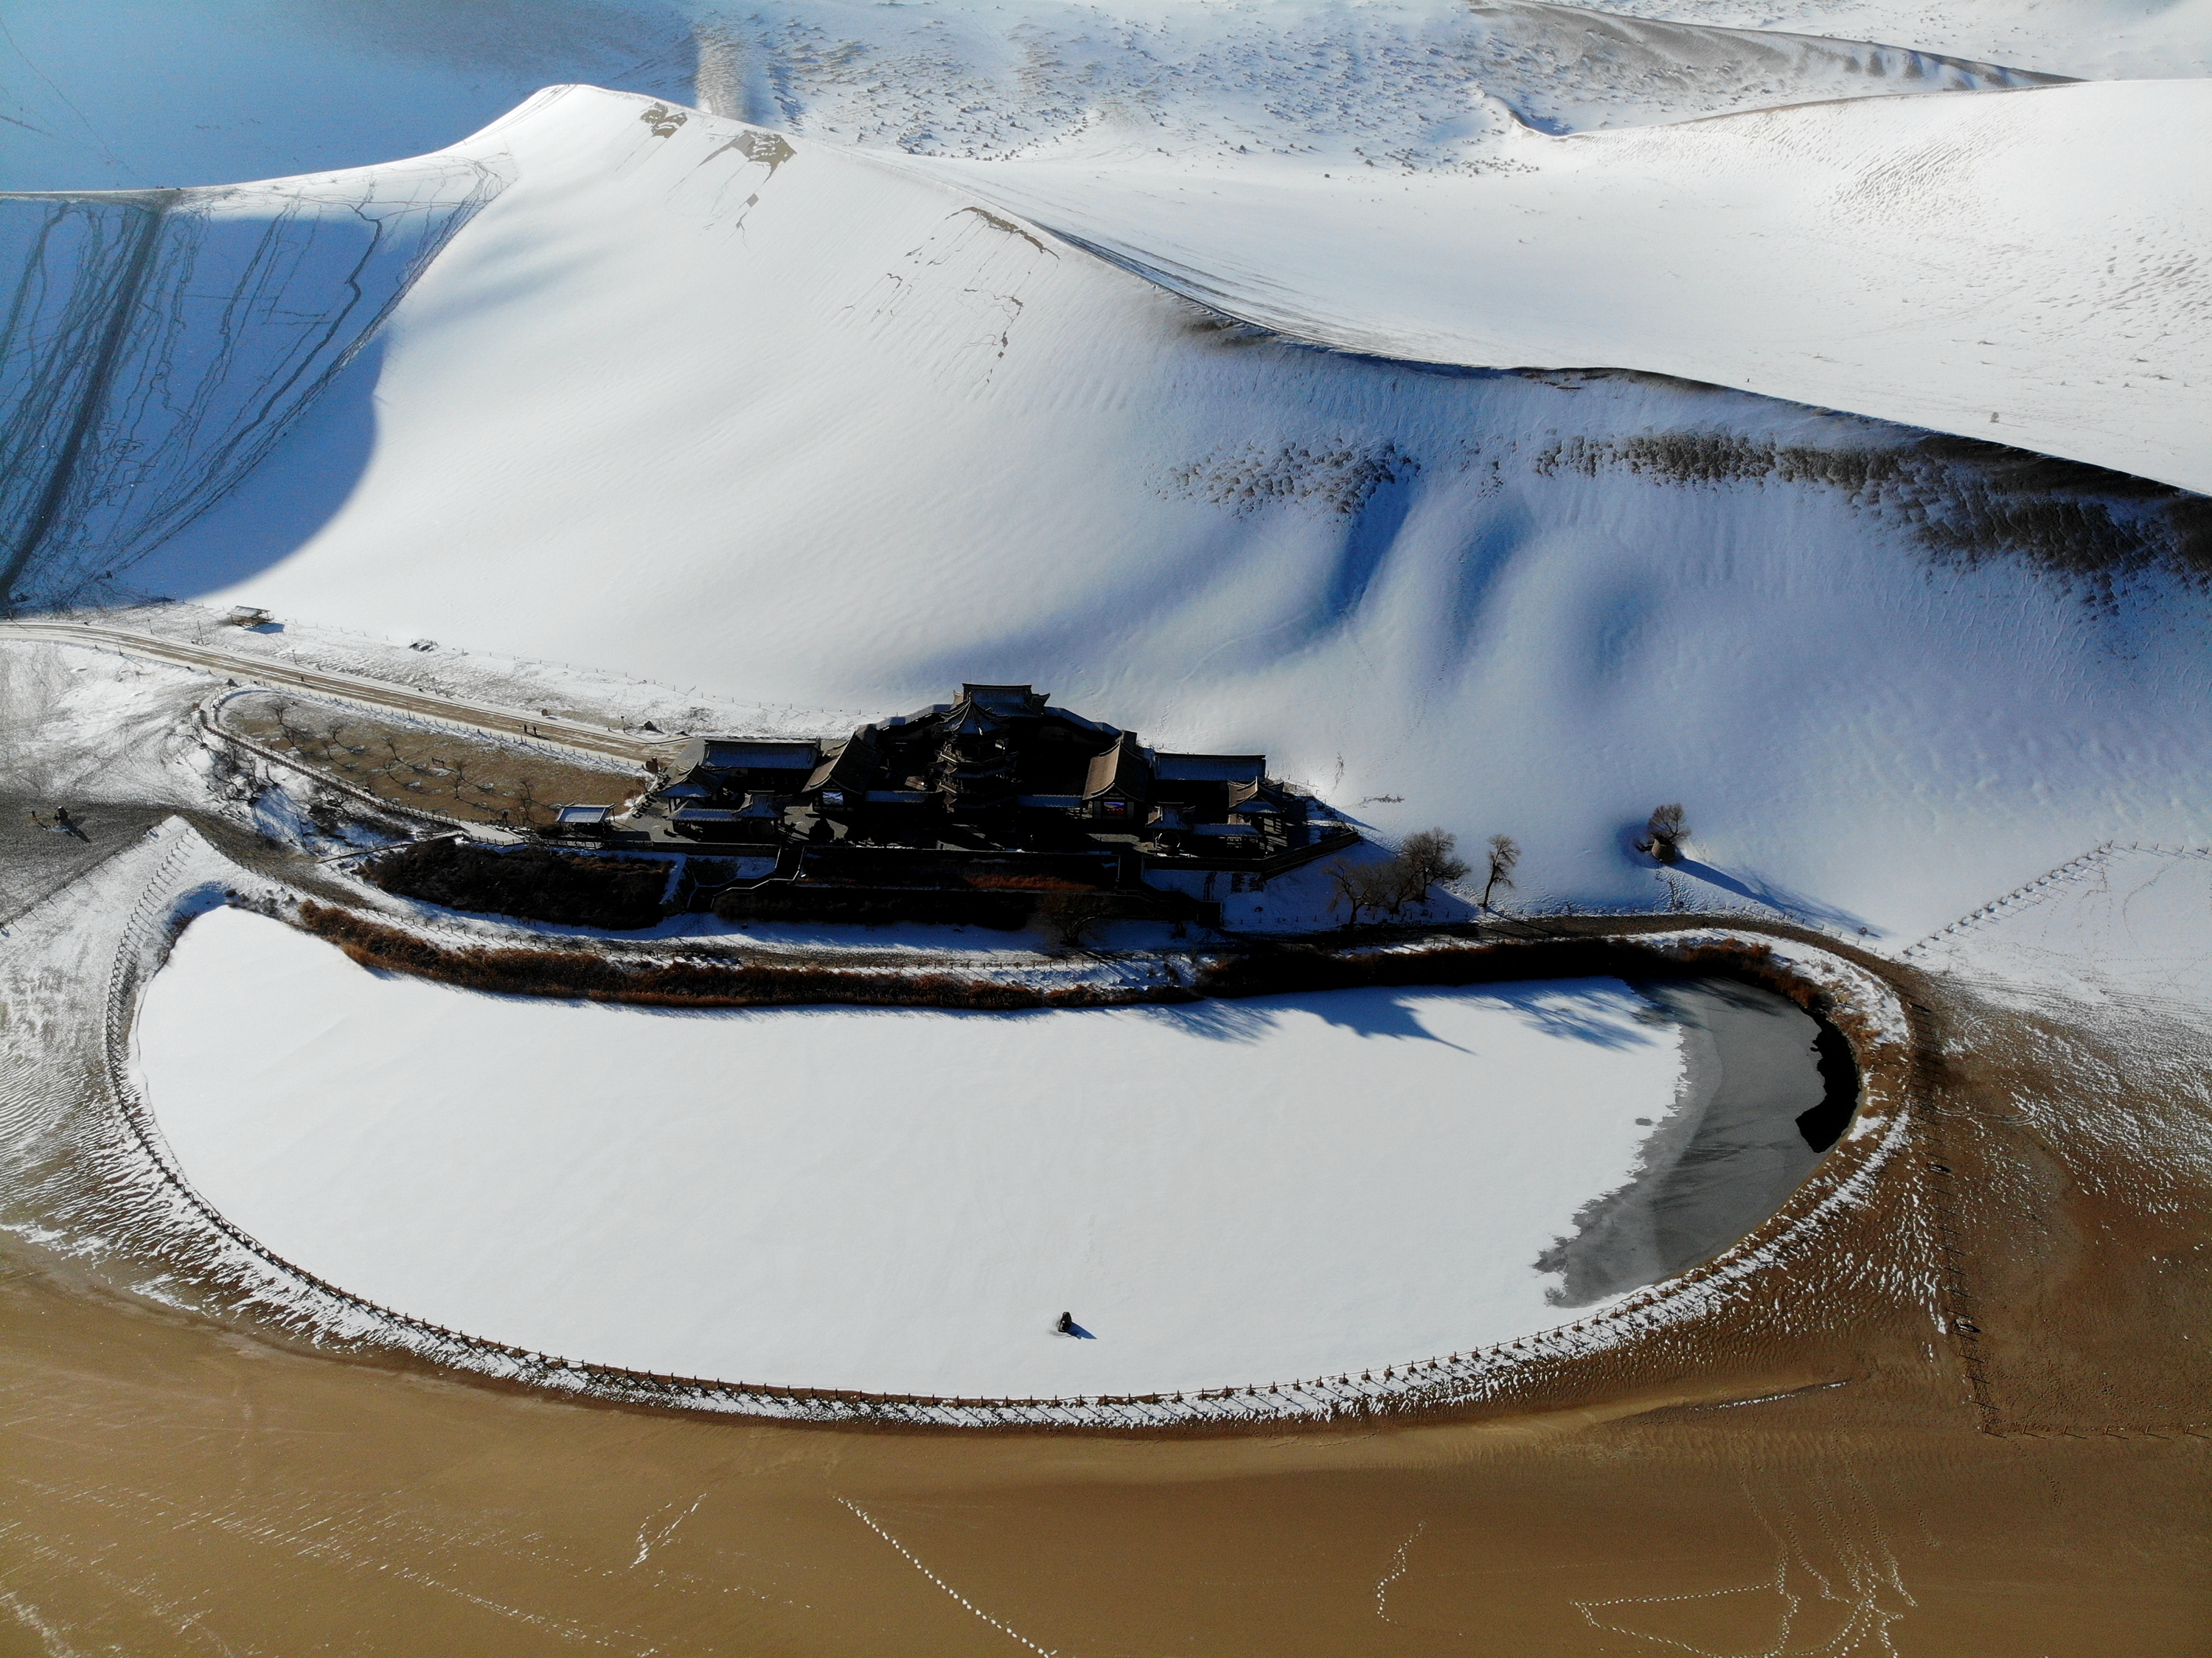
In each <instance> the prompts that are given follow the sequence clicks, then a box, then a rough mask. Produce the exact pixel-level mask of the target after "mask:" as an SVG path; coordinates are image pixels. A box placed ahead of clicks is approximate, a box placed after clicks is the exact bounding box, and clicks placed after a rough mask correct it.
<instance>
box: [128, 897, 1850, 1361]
mask: <svg viewBox="0 0 2212 1658" xmlns="http://www.w3.org/2000/svg"><path fill="white" fill-rule="evenodd" d="M1780 1017H1783V1018H1784V1019H1785V1020H1788V1021H1794V1022H1795V1023H1796V1024H1798V1025H1802V1026H1803V1027H1804V1029H1803V1031H1802V1033H1800V1034H1798V1035H1796V1037H1795V1039H1794V1045H1795V1048H1796V1055H1797V1057H1796V1068H1797V1070H1798V1071H1800V1072H1802V1077H1801V1078H1794V1079H1793V1078H1784V1077H1778V1078H1775V1079H1774V1082H1773V1085H1772V1087H1771V1090H1770V1092H1771V1097H1769V1098H1765V1099H1764V1100H1762V1101H1761V1102H1759V1103H1760V1104H1762V1105H1763V1106H1764V1108H1765V1110H1766V1114H1767V1115H1769V1116H1771V1117H1772V1118H1773V1119H1774V1123H1773V1127H1772V1130H1771V1133H1764V1134H1762V1133H1759V1132H1752V1133H1750V1134H1749V1136H1748V1139H1747V1130H1746V1127H1745V1125H1744V1124H1742V1123H1737V1122H1730V1123H1729V1124H1724V1125H1722V1126H1721V1127H1722V1132H1723V1134H1724V1136H1725V1137H1726V1139H1727V1143H1728V1145H1729V1146H1731V1147H1735V1148H1737V1149H1735V1150H1734V1151H1729V1152H1728V1153H1727V1154H1726V1155H1727V1156H1730V1157H1735V1158H1737V1159H1739V1160H1741V1159H1742V1158H1746V1157H1748V1158H1750V1159H1751V1160H1752V1165H1753V1166H1751V1167H1750V1175H1751V1177H1752V1178H1753V1180H1754V1181H1755V1182H1760V1184H1759V1191H1760V1192H1761V1193H1764V1200H1765V1203H1766V1204H1767V1205H1768V1206H1769V1208H1771V1205H1773V1204H1776V1203H1778V1202H1779V1201H1780V1200H1781V1199H1782V1198H1783V1197H1784V1196H1785V1195H1786V1194H1787V1192H1788V1190H1789V1189H1790V1186H1791V1185H1792V1184H1794V1181H1795V1179H1796V1177H1797V1175H1800V1174H1802V1170H1803V1169H1804V1168H1805V1167H1807V1166H1808V1165H1809V1162H1810V1156H1809V1153H1808V1152H1807V1151H1806V1150H1805V1148H1804V1147H1803V1146H1802V1144H1798V1145H1797V1146H1796V1154H1795V1160H1794V1161H1793V1160H1792V1159H1791V1158H1790V1156H1789V1155H1788V1154H1787V1153H1781V1152H1777V1151H1772V1150H1770V1149H1767V1148H1765V1146H1764V1145H1763V1144H1754V1143H1753V1142H1762V1141H1763V1139H1775V1138H1776V1137H1777V1136H1778V1137H1779V1140H1780V1141H1783V1142H1794V1141H1796V1139H1797V1137H1796V1133H1795V1131H1794V1130H1793V1129H1792V1127H1791V1126H1790V1113H1791V1112H1792V1111H1794V1110H1796V1109H1800V1108H1802V1106H1803V1105H1804V1104H1806V1103H1808V1102H1810V1101H1808V1099H1807V1098H1805V1097H1804V1090H1806V1089H1807V1088H1808V1087H1809V1089H1810V1090H1811V1098H1812V1099H1817V1097H1818V1094H1819V1083H1818V1080H1817V1078H1814V1074H1813V1068H1812V1064H1811V1060H1810V1059H1809V1056H1808V1036H1809V1033H1810V1031H1811V1024H1810V1022H1809V1021H1808V1020H1806V1019H1805V1018H1804V1017H1803V1016H1802V1015H1801V1014H1797V1013H1796V1012H1795V1011H1794V1010H1788V1009H1786V1007H1784V1010H1783V1012H1782V1015H1781V1016H1780ZM1781 1040H1782V1042H1783V1045H1784V1048H1788V1047H1790V1045H1791V1039H1790V1037H1788V1036H1787V1035H1784V1036H1783V1037H1782V1039H1781ZM138 1041H139V1048H140V1059H141V1065H142V1069H143V1076H144V1079H145V1086H146V1090H147V1096H148V1098H149V1101H150V1102H151V1103H152V1105H153V1108H154V1112H155V1116H156V1118H157V1119H158V1121H159V1122H160V1124H161V1130H162V1132H163V1133H164V1134H165V1136H166V1137H167V1140H168V1143H169V1145H170V1147H171V1149H172V1150H173V1152H174V1153H175V1155H176V1157H177V1158H178V1160H179V1163H180V1164H181V1166H182V1167H183V1169H184V1170H185V1174H186V1175H187V1176H188V1177H189V1178H190V1179H191V1181H193V1182H194V1184H195V1185H196V1186H197V1187H198V1188H199V1190H200V1191H201V1192H202V1193H203V1194H204V1195H205V1196H206V1197H207V1198H208V1199H210V1201H211V1202H212V1203H213V1204H215V1206H216V1207H217V1208H219V1209H220V1210H222V1212H224V1213H225V1214H226V1215H227V1216H228V1217H229V1218H231V1219H232V1220H233V1221H234V1222H236V1223H237V1224H240V1226H242V1227H243V1228H245V1229H246V1231H247V1232H249V1233H250V1234H252V1235H253V1236H256V1237H257V1238H258V1239H259V1240H260V1242H263V1243H264V1244H265V1245H267V1246H268V1247H270V1248H273V1249H274V1250H276V1252H277V1253H278V1254H282V1255H284V1256H286V1257H288V1258H289V1259H290V1260H293V1261H294V1262H295V1263H296V1264H298V1265H300V1266H304V1267H306V1268H307V1270H309V1271H310V1272H315V1273H317V1274H319V1276H321V1277H323V1278H326V1279H328V1280H329V1281H331V1282H332V1283H335V1284H337V1285H339V1286H340V1287H341V1288H343V1289H346V1290H349V1291H352V1292H354V1293H356V1294H357V1295H362V1296H365V1297H368V1298H370V1299H373V1300H376V1301H380V1302H382V1303H385V1304H386V1305H389V1306H392V1307H395V1308H397V1309H399V1310H401V1311H403V1312H405V1313H409V1314H411V1315H415V1316H417V1317H421V1318H425V1319H429V1320H432V1321H436V1322H439V1323H442V1324H446V1325H448V1326H450V1327H455V1328H458V1329H461V1330H464V1331H465V1332H468V1333H471V1334H475V1335H479V1336H485V1337H490V1338H494V1339H500V1340H504V1341H507V1342H511V1343H513V1344H516V1345H521V1346H526V1347H529V1348H532V1349H537V1350H541V1351H550V1352H554V1353H556V1354H560V1355H562V1356H565V1357H574V1358H580V1359H584V1360H586V1361H589V1362H595V1363H617V1364H622V1365H626V1366H629V1367H630V1368H633V1369H639V1370H659V1371H671V1370H672V1371H676V1372H679V1373H683V1374H689V1375H694V1376H708V1377H714V1378H717V1379H720V1380H726V1381H737V1380H744V1381H754V1382H776V1383H780V1384H794V1385H804V1386H823V1387H830V1386H835V1387H857V1388H871V1389H876V1390H886V1391H892V1392H909V1391H915V1392H931V1393H940V1394H1000V1395H1014V1396H1027V1395H1036V1394H1051V1395H1071V1394H1097V1393H1132V1392H1150V1391H1153V1390H1157V1389H1161V1388H1192V1387H1204V1386H1215V1385H1229V1384H1232V1383H1250V1382H1267V1381H1290V1380H1293V1379H1297V1378H1300V1377H1306V1376H1317V1375H1320V1374H1322V1373H1334V1372H1338V1371H1341V1370H1346V1369H1347V1368H1349V1369H1352V1370H1358V1369H1359V1368H1362V1367H1364V1366H1367V1365H1370V1364H1371V1365H1375V1366H1378V1367H1379V1366H1380V1365H1382V1364H1383V1363H1391V1362H1401V1363H1402V1362H1404V1361H1406V1360H1407V1359H1409V1358H1414V1357H1426V1356H1429V1355H1431V1354H1432V1353H1443V1352H1449V1351H1455V1350H1464V1349H1466V1348H1468V1347H1471V1346H1474V1345H1480V1344H1486V1343H1489V1342H1493V1341H1498V1340H1501V1339H1510V1338H1513V1337H1516V1336H1519V1335H1522V1334H1525V1333H1530V1332H1534V1331H1536V1330H1539V1329H1548V1328H1551V1327H1555V1326H1557V1325H1559V1324H1560V1323H1561V1322H1563V1321H1567V1320H1569V1319H1571V1318H1572V1317H1574V1316H1576V1315H1575V1314H1574V1313H1573V1312H1571V1311H1570V1310H1568V1309H1567V1308H1566V1307H1565V1305H1564V1304H1562V1303H1561V1302H1560V1301H1557V1300H1555V1299H1553V1295H1554V1294H1555V1292H1557V1291H1559V1287H1560V1284H1561V1278H1560V1276H1559V1273H1558V1272H1554V1271H1546V1270H1543V1268H1541V1267H1540V1266H1539V1264H1538V1263H1539V1258H1540V1257H1541V1256H1544V1255H1545V1254H1547V1251H1552V1250H1553V1249H1554V1248H1556V1246H1558V1245H1559V1243H1560V1242H1561V1241H1562V1240H1563V1239H1564V1238H1566V1237H1568V1236H1572V1235H1573V1234H1574V1233H1575V1231H1576V1229H1577V1218H1578V1215H1579V1214H1580V1213H1581V1212H1583V1210H1584V1208H1585V1206H1588V1205H1590V1204H1592V1202H1593V1200H1595V1199H1598V1198H1600V1197H1601V1196H1602V1195H1603V1194H1605V1193H1609V1192H1613V1191H1615V1190H1616V1189H1617V1188H1620V1187H1624V1186H1626V1185H1627V1184H1628V1183H1629V1182H1630V1181H1631V1179H1632V1175H1634V1174H1635V1173H1636V1172H1637V1171H1638V1169H1639V1168H1641V1167H1643V1166H1644V1163H1646V1162H1647V1161H1649V1162H1650V1163H1651V1164H1652V1165H1653V1166H1654V1167H1655V1168H1656V1169H1658V1170H1659V1171H1660V1172H1661V1173H1662V1174H1663V1173H1664V1171H1665V1169H1666V1168H1667V1167H1668V1165H1669V1163H1670V1162H1671V1160H1673V1159H1678V1158H1682V1157H1685V1156H1687V1157H1688V1158H1689V1159H1690V1161H1692V1162H1695V1161H1696V1160H1697V1158H1698V1157H1699V1152H1698V1151H1697V1150H1696V1148H1695V1147H1694V1146H1690V1149H1689V1150H1688V1151H1687V1152H1686V1150H1685V1148H1686V1146H1689V1143H1690V1142H1691V1141H1692V1139H1695V1133H1696V1127H1697V1124H1696V1122H1695V1121H1694V1113H1693V1112H1692V1114H1691V1115H1690V1116H1689V1117H1688V1118H1686V1119H1676V1117H1675V1111H1674V1108H1675V1107H1676V1106H1677V1104H1678V1103H1680V1104H1682V1105H1683V1106H1684V1108H1685V1109H1686V1110H1688V1109H1689V1108H1690V1106H1691V1105H1692V1103H1693V1101H1692V1098H1691V1096H1690V1091H1689V1090H1684V1089H1681V1087H1680V1085H1681V1083H1682V1078H1683V1066H1684V1029H1683V1026H1682V1023H1680V1019H1679V1017H1675V1016H1671V1015H1669V1014H1668V1013H1666V1012H1665V1011H1662V1004H1659V1003H1655V1002H1652V1001H1649V1000H1646V999H1644V998H1642V997H1639V996H1638V995H1636V994H1635V993H1632V992H1631V991H1630V990H1629V989H1628V988H1627V987H1626V986H1624V985H1621V984H1620V983H1618V982H1616V981H1595V980H1594V981H1574V982H1571V983H1565V984H1557V985H1528V986H1504V987H1492V988H1489V989H1486V990H1480V991H1443V990H1439V991H1399V992H1390V991H1372V992H1367V991H1359V992H1340V993H1328V994H1322V995H1312V996H1286V997H1274V998H1267V999H1261V1000H1258V1001H1253V1002H1243V1003H1228V1004H1219V1003H1216V1004H1200V1005H1195V1006H1191V1007H1182V1008H1152V1009H1121V1010H1100V1011H1054V1012H1046V1013H1036V1014H1011V1015H1010V1014H979V1013H946V1012H934V1011H863V1010H850V1009H841V1010H823V1011H792V1010H778V1011H767V1012H761V1013H752V1014H747V1013H727V1014H668V1013H657V1012H651V1011H641V1010H637V1009H631V1008H617V1007H610V1006H606V1005H597V1004H586V1005H572V1004H558V1003H545V1002H532V1001H528V1000H521V999H502V998H495V997H486V996H480V995H477V994H473V993H467V992H462V991H456V990H452V989H448V988H445V987H439V986H435V985H431V984H426V983H423V982H422V981H415V980H403V979H392V978H386V977H381V976H378V975H371V974H369V973H368V972H365V971H364V970H362V969H360V968H357V967H356V966H354V965H353V964H352V963H350V962H349V961H348V960H347V959H346V958H345V957H343V956H342V955H340V954H339V953H338V952H337V950H334V949H332V948H331V947H330V946H328V945H326V944H321V943H319V942H318V941H316V940H313V939H311V938H306V937H304V936H303V935H301V934H299V933H296V932H292V931H290V930H289V929H287V928H285V927H283V926H280V925H278V924H277V923H275V922H272V921H269V920H263V919H260V918H258V917H255V916H251V915H246V914H241V913H240V912H237V911H230V910H222V911H217V912H216V913H215V914H211V915H209V916H206V917H204V918H202V919H201V920H198V921H197V922H195V923H194V924H193V925H192V926H191V928H190V929H189V931H188V932H186V933H185V937H184V938H183V940H182V941H181V942H180V943H179V945H178V948H177V950H176V953H175V955H174V957H173V959H172V961H171V963H170V965H169V966H168V967H167V969H165V970H164V971H163V972H162V973H161V975H159V976H158V977H157V978H156V979H155V981H154V983H153V985H152V986H151V987H150V989H149V993H148V997H147V1000H146V1003H145V1006H144V1010H143V1017H142V1018H141V1022H140V1025H139V1035H138ZM1699 1042H1701V1043H1704V1044H1705V1046H1706V1047H1708V1048H1709V1047H1710V1045H1711V1044H1710V1041H1709V1039H1707V1038H1705V1037H1704V1036H1702V1035H1701V1036H1699ZM1721 1051H1722V1054H1723V1058H1725V1056H1726V1054H1727V1052H1728V1050H1727V1049H1726V1048H1725V1047H1724V1048H1723V1049H1722V1050H1721ZM1678 1090H1680V1094H1681V1098H1680V1100H1679V1101H1678ZM1743 1108H1744V1105H1743V1102H1738V1104H1737V1105H1736V1106H1735V1107H1734V1108H1732V1109H1735V1110H1736V1111H1737V1112H1739V1113H1741V1111H1742V1110H1743ZM1655 1125H1656V1126H1655ZM1703 1155H1704V1156H1705V1157H1706V1158H1707V1159H1708V1160H1709V1161H1710V1160H1711V1159H1713V1158H1714V1157H1717V1156H1719V1155H1721V1154H1720V1153H1717V1152H1716V1151H1712V1150H1708V1151H1705V1152H1704V1153H1703ZM1770 1165H1771V1166H1770ZM1777 1174H1778V1175H1779V1176H1780V1184H1779V1185H1778V1186H1777V1185H1776V1184H1775V1178H1774V1177H1775V1175H1777ZM1699 1179H1700V1180H1702V1181H1705V1182H1706V1183H1707V1184H1710V1183H1711V1170H1710V1169H1705V1171H1704V1172H1702V1173H1700V1175H1699ZM1668 1201H1669V1202H1677V1201H1679V1199H1668ZM1614 1207H1616V1208H1617V1207H1618V1205H1616V1206H1614ZM1766 1212H1768V1210H1767V1209H1765V1208H1762V1209H1759V1210H1758V1211H1757V1212H1753V1213H1750V1214H1747V1215H1745V1216H1743V1217H1742V1218H1741V1224H1742V1225H1746V1226H1747V1225H1749V1224H1755V1223H1756V1221H1757V1220H1759V1219H1760V1218H1764V1216H1765V1213H1766ZM1642 1224H1643V1225H1644V1228H1645V1229H1647V1230H1648V1229H1649V1228H1650V1225H1651V1224H1652V1223H1651V1222H1650V1221H1649V1220H1646V1221H1644V1223H1642ZM1669 1224H1673V1223H1671V1222H1668V1221H1667V1220H1665V1219H1664V1218H1662V1221H1661V1223H1660V1226H1661V1231H1662V1235H1663V1233H1664V1232H1665V1230H1666V1228H1667V1227H1668V1225H1669ZM1606 1229H1607V1230H1606V1235H1605V1237H1604V1238H1603V1239H1602V1240H1601V1241H1600V1242H1596V1243H1595V1244H1594V1245H1593V1248H1595V1249H1597V1250H1598V1251H1599V1252H1600V1253H1602V1254H1609V1256H1611V1257H1613V1258H1614V1259H1613V1266H1612V1267H1611V1268H1610V1269H1609V1270H1610V1271H1611V1272H1613V1273H1614V1274H1616V1275H1617V1274H1619V1273H1620V1272H1621V1271H1622V1269H1623V1268H1624V1267H1625V1266H1626V1267H1632V1266H1635V1265H1638V1264H1640V1265H1642V1266H1643V1268H1644V1271H1643V1272H1642V1273H1641V1274H1640V1275H1632V1276H1631V1277H1629V1278H1627V1279H1626V1281H1624V1282H1621V1283H1620V1284H1618V1286H1617V1287H1618V1288H1619V1289H1620V1290H1626V1289H1628V1288H1632V1287H1634V1286H1635V1285H1636V1284H1641V1283H1644V1282H1649V1281H1650V1278H1651V1277H1653V1276H1656V1274H1658V1273H1659V1272H1663V1271H1665V1270H1668V1269H1669V1268H1678V1267H1680V1266H1682V1265H1684V1264H1686V1262H1684V1261H1683V1260H1680V1259H1669V1258H1666V1257H1665V1254H1664V1250H1665V1248H1666V1246H1665V1245H1664V1243H1663V1242H1662V1244H1661V1245H1660V1246H1659V1254H1656V1255H1655V1254H1652V1249H1653V1246H1652V1245H1651V1244H1650V1243H1648V1242H1647V1243H1639V1242H1637V1241H1636V1237H1637V1227H1636V1225H1635V1224H1625V1223H1624V1220H1623V1218H1622V1217H1621V1216H1620V1215H1619V1214H1616V1213H1614V1212H1613V1210H1612V1209H1608V1210H1607V1219H1606ZM1730 1236H1733V1235H1730ZM1728 1241H1729V1236H1723V1237H1719V1238H1714V1239H1711V1240H1709V1241H1708V1242H1707V1243H1706V1245H1705V1247H1706V1248H1714V1247H1719V1246H1721V1245H1723V1244H1724V1243H1725V1242H1728ZM1700 1253H1702V1251H1700ZM1646 1256H1650V1259H1648V1260H1647V1259H1645V1258H1644V1257H1646ZM1578 1270H1581V1269H1578ZM1577 1299H1578V1300H1587V1299H1588V1297H1587V1296H1583V1297H1577ZM1062 1311H1068V1312H1072V1313H1073V1315H1074V1316H1075V1320H1076V1321H1077V1322H1078V1323H1079V1325H1081V1326H1082V1327H1084V1328H1085V1329H1086V1330H1088V1331H1089V1332H1090V1333H1091V1336H1092V1337H1093V1338H1094V1339H1088V1340H1085V1339H1066V1338H1060V1337H1057V1336H1055V1335H1054V1334H1053V1333H1052V1326H1053V1322H1054V1320H1055V1319H1056V1318H1057V1317H1058V1315H1060V1313H1061V1312H1062Z"/></svg>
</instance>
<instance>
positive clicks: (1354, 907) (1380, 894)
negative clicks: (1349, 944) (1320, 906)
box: [1328, 858, 1405, 927]
mask: <svg viewBox="0 0 2212 1658" xmlns="http://www.w3.org/2000/svg"><path fill="white" fill-rule="evenodd" d="M1397 864H1398V860H1397V859H1395V858H1385V859H1382V860H1381V861H1380V862H1377V863H1369V864H1347V863H1344V862H1342V861H1339V862H1337V863H1334V864H1331V865H1329V866H1328V878H1329V884H1330V885H1332V886H1334V888H1335V889H1336V896H1335V897H1334V898H1331V899H1330V900H1329V901H1328V907H1329V908H1331V909H1334V908H1336V907H1337V905H1338V904H1339V903H1342V904H1343V905H1344V906H1345V907H1346V911H1347V914H1346V919H1345V923H1344V924H1345V926H1347V927H1356V926H1358V925H1359V912H1360V911H1361V910H1363V909H1383V908H1387V907H1389V906H1391V905H1392V904H1393V903H1394V902H1395V903H1396V904H1403V903H1404V902H1405V900H1404V899H1403V898H1402V897H1401V896H1399V894H1400V893H1401V891H1402V890H1404V882H1405V876H1404V873H1403V872H1402V871H1401V870H1400V869H1399V868H1398V867H1397Z"/></svg>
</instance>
